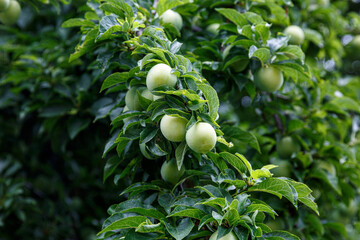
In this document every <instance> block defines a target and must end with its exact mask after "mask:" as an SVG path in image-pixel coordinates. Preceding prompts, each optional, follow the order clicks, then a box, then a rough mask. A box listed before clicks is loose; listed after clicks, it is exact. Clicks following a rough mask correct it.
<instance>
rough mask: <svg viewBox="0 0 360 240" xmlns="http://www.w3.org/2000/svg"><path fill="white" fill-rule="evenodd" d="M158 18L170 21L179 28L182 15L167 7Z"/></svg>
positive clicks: (181, 22)
mask: <svg viewBox="0 0 360 240" xmlns="http://www.w3.org/2000/svg"><path fill="white" fill-rule="evenodd" d="M160 19H161V21H162V22H163V23H170V24H172V25H174V27H176V28H177V30H179V31H180V30H181V28H182V25H183V20H182V17H181V15H180V14H179V13H177V12H175V11H173V10H171V9H169V10H167V11H165V12H164V13H163V14H162V15H161V16H160Z"/></svg>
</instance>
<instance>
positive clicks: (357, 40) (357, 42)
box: [351, 35, 360, 50]
mask: <svg viewBox="0 0 360 240" xmlns="http://www.w3.org/2000/svg"><path fill="white" fill-rule="evenodd" d="M351 45H352V46H353V47H354V48H355V49H356V50H360V35H356V36H355V37H354V38H353V40H352V41H351Z"/></svg>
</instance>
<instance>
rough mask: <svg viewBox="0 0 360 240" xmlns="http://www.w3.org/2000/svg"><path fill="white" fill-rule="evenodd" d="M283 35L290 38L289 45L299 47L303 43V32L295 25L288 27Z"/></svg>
mask: <svg viewBox="0 0 360 240" xmlns="http://www.w3.org/2000/svg"><path fill="white" fill-rule="evenodd" d="M284 33H285V34H286V35H288V36H289V37H290V39H289V43H290V44H294V45H300V44H302V43H303V42H304V39H305V34H304V31H303V30H302V29H301V28H300V27H299V26H296V25H291V26H288V27H287V28H286V29H285V31H284Z"/></svg>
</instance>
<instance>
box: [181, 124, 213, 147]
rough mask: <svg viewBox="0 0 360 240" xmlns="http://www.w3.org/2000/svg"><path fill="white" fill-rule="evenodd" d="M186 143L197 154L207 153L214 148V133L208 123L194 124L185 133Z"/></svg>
mask: <svg viewBox="0 0 360 240" xmlns="http://www.w3.org/2000/svg"><path fill="white" fill-rule="evenodd" d="M186 143H187V145H188V146H189V147H190V148H191V149H192V150H193V151H195V152H197V153H207V152H209V151H210V150H211V149H213V148H214V147H215V144H216V132H215V130H214V128H213V127H212V126H211V125H210V124H209V123H205V122H198V123H195V124H194V125H193V126H191V128H190V129H189V130H188V131H187V132H186Z"/></svg>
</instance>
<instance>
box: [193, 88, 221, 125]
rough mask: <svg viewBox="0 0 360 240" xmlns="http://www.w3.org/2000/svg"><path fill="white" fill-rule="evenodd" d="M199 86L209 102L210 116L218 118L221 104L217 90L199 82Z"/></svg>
mask: <svg viewBox="0 0 360 240" xmlns="http://www.w3.org/2000/svg"><path fill="white" fill-rule="evenodd" d="M197 86H198V88H199V89H200V90H201V91H202V92H203V94H204V96H205V98H206V100H207V101H208V102H207V104H208V106H209V114H210V117H211V118H213V119H216V117H217V114H218V110H219V105H220V103H219V98H218V95H217V92H216V91H215V89H214V88H213V87H211V86H210V85H207V84H198V85H197Z"/></svg>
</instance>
